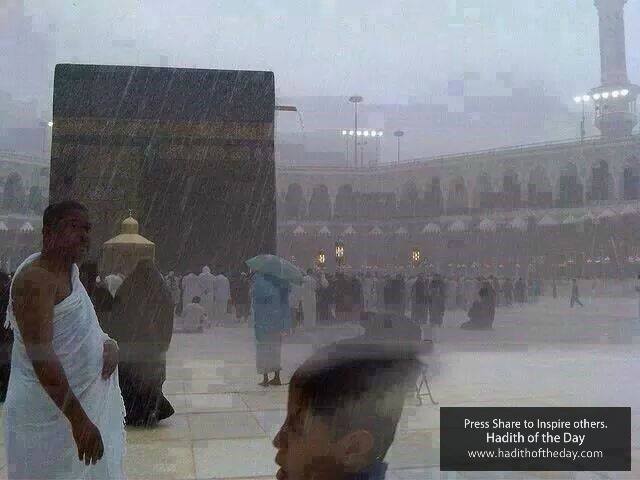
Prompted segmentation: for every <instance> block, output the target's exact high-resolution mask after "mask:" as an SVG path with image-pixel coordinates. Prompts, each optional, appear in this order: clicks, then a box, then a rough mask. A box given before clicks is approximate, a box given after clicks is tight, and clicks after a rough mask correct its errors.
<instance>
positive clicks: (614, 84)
mask: <svg viewBox="0 0 640 480" xmlns="http://www.w3.org/2000/svg"><path fill="white" fill-rule="evenodd" d="M626 3H627V0H595V6H596V8H597V9H598V17H599V24H600V71H601V82H602V84H601V85H600V86H599V87H597V88H594V89H593V90H592V91H591V98H593V100H594V103H595V117H596V126H597V127H598V129H600V132H601V133H602V135H604V136H607V137H622V136H626V135H630V134H631V131H632V130H633V127H634V126H635V125H636V123H637V119H636V98H637V96H638V92H639V89H638V87H636V86H635V85H632V84H631V83H629V78H628V77H627V58H626V52H625V36H624V5H625V4H626Z"/></svg>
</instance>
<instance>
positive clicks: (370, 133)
mask: <svg viewBox="0 0 640 480" xmlns="http://www.w3.org/2000/svg"><path fill="white" fill-rule="evenodd" d="M354 135H356V136H358V137H381V136H382V135H384V133H383V132H382V131H381V130H355V131H354V130H342V136H343V137H346V136H350V137H353V136H354Z"/></svg>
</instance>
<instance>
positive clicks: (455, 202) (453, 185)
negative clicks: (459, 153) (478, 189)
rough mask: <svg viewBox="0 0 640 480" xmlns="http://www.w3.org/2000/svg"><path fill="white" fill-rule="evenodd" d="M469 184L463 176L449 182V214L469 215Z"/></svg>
mask: <svg viewBox="0 0 640 480" xmlns="http://www.w3.org/2000/svg"><path fill="white" fill-rule="evenodd" d="M468 198H469V196H468V192H467V184H466V182H465V180H464V178H463V177H462V176H461V175H458V176H457V177H454V178H452V179H451V180H450V181H449V192H448V195H447V214H456V213H467V212H468V210H469V200H468Z"/></svg>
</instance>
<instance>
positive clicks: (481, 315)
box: [460, 284, 494, 330]
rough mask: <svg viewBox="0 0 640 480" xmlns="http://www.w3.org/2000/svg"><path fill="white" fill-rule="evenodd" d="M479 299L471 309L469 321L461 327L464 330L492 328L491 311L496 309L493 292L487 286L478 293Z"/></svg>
mask: <svg viewBox="0 0 640 480" xmlns="http://www.w3.org/2000/svg"><path fill="white" fill-rule="evenodd" d="M478 295H479V297H480V298H478V299H477V300H475V301H474V302H473V305H471V308H470V309H469V321H468V322H465V323H463V324H462V325H460V328H462V329H464V330H489V329H491V328H492V324H493V321H492V318H491V311H492V309H493V308H494V307H493V304H492V299H491V292H490V291H489V288H488V287H487V285H486V284H485V285H484V286H483V287H482V288H481V289H480V292H479V293H478Z"/></svg>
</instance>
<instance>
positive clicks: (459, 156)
mask: <svg viewBox="0 0 640 480" xmlns="http://www.w3.org/2000/svg"><path fill="white" fill-rule="evenodd" d="M635 140H640V134H634V135H630V136H627V137H620V138H606V137H602V136H599V135H598V136H591V137H585V138H584V140H582V141H581V140H576V139H570V140H566V139H565V140H554V141H549V142H537V143H527V144H523V145H513V146H505V147H497V148H489V149H484V150H474V151H470V152H463V153H449V154H446V155H436V156H433V157H421V158H415V159H410V160H403V161H401V162H400V163H388V164H383V165H377V166H373V167H370V168H354V167H329V166H322V165H314V166H277V169H278V170H281V171H310V172H315V171H318V172H319V171H324V172H326V171H329V170H333V171H338V172H349V173H371V172H385V171H389V170H395V169H397V168H401V167H409V166H415V165H419V164H424V163H431V162H437V161H445V160H465V159H468V158H469V157H474V156H478V155H486V156H489V155H500V154H503V153H518V152H526V151H527V150H533V149H543V148H546V147H549V148H554V147H561V146H580V145H583V146H586V145H595V144H599V143H609V144H619V143H626V142H629V141H635Z"/></svg>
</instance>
